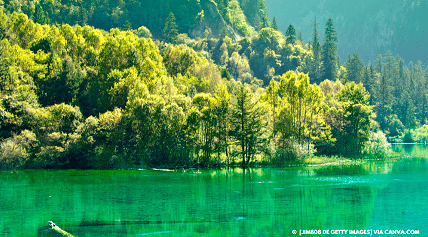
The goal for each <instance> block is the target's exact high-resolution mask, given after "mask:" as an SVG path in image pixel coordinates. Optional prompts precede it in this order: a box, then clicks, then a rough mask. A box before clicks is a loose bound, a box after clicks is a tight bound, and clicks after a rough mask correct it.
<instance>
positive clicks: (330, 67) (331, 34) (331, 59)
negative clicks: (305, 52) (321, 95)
mask: <svg viewBox="0 0 428 237" xmlns="http://www.w3.org/2000/svg"><path fill="white" fill-rule="evenodd" d="M333 23H334V22H333V20H332V19H331V18H329V19H328V21H327V23H326V28H325V33H324V37H325V38H324V44H323V46H322V65H323V77H322V78H323V79H330V80H332V81H335V80H336V79H337V70H338V65H337V60H336V51H337V46H336V42H337V37H336V31H335V30H334V27H333Z"/></svg>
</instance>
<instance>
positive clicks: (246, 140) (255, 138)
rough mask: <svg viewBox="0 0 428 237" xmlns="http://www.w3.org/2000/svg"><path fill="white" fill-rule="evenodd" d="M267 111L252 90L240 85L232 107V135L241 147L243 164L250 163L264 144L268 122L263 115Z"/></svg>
mask: <svg viewBox="0 0 428 237" xmlns="http://www.w3.org/2000/svg"><path fill="white" fill-rule="evenodd" d="M266 112H267V111H265V110H264V108H263V107H261V106H260V104H259V103H258V101H257V100H256V99H255V98H254V95H253V93H252V91H251V90H250V89H249V88H248V87H247V86H245V85H240V87H239V88H238V90H237V91H236V92H235V103H233V107H232V116H231V124H232V127H233V128H232V131H231V135H232V137H234V138H235V140H236V141H237V142H238V144H239V146H240V147H241V155H242V166H243V167H245V166H247V165H248V164H249V162H250V160H251V158H252V157H253V156H254V154H256V152H257V151H258V150H260V149H259V148H260V147H261V146H263V144H264V140H265V139H263V134H264V130H265V127H266V124H265V122H264V119H263V115H264V114H266Z"/></svg>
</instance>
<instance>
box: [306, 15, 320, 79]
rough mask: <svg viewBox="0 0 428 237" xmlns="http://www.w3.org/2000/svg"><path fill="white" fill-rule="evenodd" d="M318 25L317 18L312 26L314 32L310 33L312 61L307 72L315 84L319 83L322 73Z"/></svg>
mask: <svg viewBox="0 0 428 237" xmlns="http://www.w3.org/2000/svg"><path fill="white" fill-rule="evenodd" d="M318 24H319V23H317V18H315V20H314V24H313V25H312V26H313V28H314V30H313V32H312V42H311V47H312V61H311V66H310V71H309V77H310V78H311V80H312V81H313V82H315V83H317V84H320V83H321V73H322V61H321V45H320V42H319V36H318V29H317V27H318Z"/></svg>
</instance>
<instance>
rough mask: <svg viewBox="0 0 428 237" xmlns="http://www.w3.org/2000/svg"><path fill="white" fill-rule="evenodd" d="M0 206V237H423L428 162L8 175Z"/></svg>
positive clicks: (0, 184) (0, 187) (0, 179)
mask: <svg viewBox="0 0 428 237" xmlns="http://www.w3.org/2000/svg"><path fill="white" fill-rule="evenodd" d="M0 207H1V209H0V236H58V235H57V234H56V233H53V232H52V231H51V230H49V227H48V224H47V222H48V221H53V222H55V223H56V224H57V225H58V226H59V227H61V228H62V229H64V230H66V231H68V232H69V233H71V234H73V235H75V236H76V237H79V236H160V237H163V236H259V237H262V236H293V235H292V231H293V230H296V231H298V232H299V231H300V230H303V229H306V230H309V229H320V230H327V229H329V230H338V229H344V230H359V229H371V230H387V229H400V230H401V229H403V230H418V231H419V232H420V236H427V235H428V225H427V223H428V161H427V160H426V159H418V158H406V159H395V160H389V161H370V162H367V163H365V164H359V165H348V166H343V167H336V166H333V167H290V168H275V169H271V168H264V169H247V170H245V171H244V170H241V169H234V170H232V169H230V170H220V171H218V170H210V171H200V172H197V170H193V171H187V172H185V173H179V172H163V171H148V170H144V171H137V170H135V171H94V170H90V171H86V170H67V171H41V170H23V171H13V172H10V171H9V172H0ZM296 236H298V234H297V235H296ZM306 236H322V235H306ZM324 236H332V235H324ZM336 236H348V235H344V234H343V235H336ZM352 236H357V235H352ZM364 236H367V235H364ZM376 236H382V235H376ZM388 236H389V235H388Z"/></svg>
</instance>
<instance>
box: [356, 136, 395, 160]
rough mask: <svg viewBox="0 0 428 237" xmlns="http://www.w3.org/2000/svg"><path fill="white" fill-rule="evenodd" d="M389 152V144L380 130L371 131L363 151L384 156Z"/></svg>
mask: <svg viewBox="0 0 428 237" xmlns="http://www.w3.org/2000/svg"><path fill="white" fill-rule="evenodd" d="M390 152H391V144H390V143H389V142H388V141H387V139H386V136H385V134H384V133H383V132H382V131H378V132H376V133H374V132H371V133H370V136H369V140H368V141H367V142H366V144H365V146H364V149H363V153H364V154H367V155H375V156H384V155H386V154H388V153H390Z"/></svg>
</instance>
